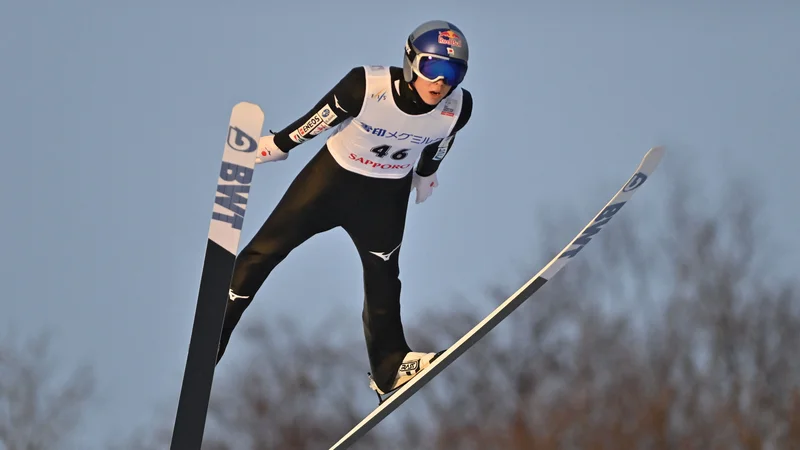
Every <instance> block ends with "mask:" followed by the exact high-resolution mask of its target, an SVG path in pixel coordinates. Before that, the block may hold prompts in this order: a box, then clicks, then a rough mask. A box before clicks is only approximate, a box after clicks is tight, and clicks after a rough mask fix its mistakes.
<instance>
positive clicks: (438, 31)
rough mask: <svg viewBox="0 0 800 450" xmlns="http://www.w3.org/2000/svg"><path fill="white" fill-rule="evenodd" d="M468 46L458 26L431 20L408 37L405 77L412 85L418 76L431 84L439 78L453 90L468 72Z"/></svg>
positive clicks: (404, 63) (404, 65)
mask: <svg viewBox="0 0 800 450" xmlns="http://www.w3.org/2000/svg"><path fill="white" fill-rule="evenodd" d="M468 59H469V46H468V45H467V39H466V38H465V37H464V33H462V32H461V30H459V29H458V27H457V26H455V25H454V24H452V23H450V22H446V21H443V20H431V21H428V22H425V23H423V24H422V25H420V26H418V27H417V28H416V29H415V30H414V31H412V32H411V34H410V35H409V36H408V40H407V41H406V52H405V58H404V59H403V77H404V78H405V80H406V82H408V83H411V82H412V81H413V80H414V78H415V77H417V76H418V77H421V78H422V79H425V80H428V81H436V80H438V79H440V78H443V79H444V82H445V83H447V84H448V85H450V86H452V87H456V86H457V85H459V84H460V83H461V82H462V81H463V80H464V75H466V73H467V60H468Z"/></svg>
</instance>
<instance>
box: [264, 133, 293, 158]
mask: <svg viewBox="0 0 800 450" xmlns="http://www.w3.org/2000/svg"><path fill="white" fill-rule="evenodd" d="M288 157H289V154H288V153H286V152H284V151H283V150H281V149H279V148H278V146H277V145H275V135H274V134H269V135H267V136H261V139H259V140H258V154H257V155H256V164H261V163H265V162H270V161H281V160H284V159H286V158H288Z"/></svg>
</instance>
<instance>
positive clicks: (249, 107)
mask: <svg viewBox="0 0 800 450" xmlns="http://www.w3.org/2000/svg"><path fill="white" fill-rule="evenodd" d="M233 111H240V112H243V113H251V114H256V115H258V116H263V115H264V112H263V111H262V110H261V107H260V106H258V105H257V104H255V103H251V102H239V103H237V104H235V105H233Z"/></svg>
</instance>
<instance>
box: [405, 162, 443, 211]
mask: <svg viewBox="0 0 800 450" xmlns="http://www.w3.org/2000/svg"><path fill="white" fill-rule="evenodd" d="M437 186H439V180H437V179H436V172H434V173H432V174H431V175H428V176H427V177H422V176H419V175H417V171H416V170H415V171H414V176H413V178H412V180H411V190H412V191H413V190H414V189H416V190H417V200H416V203H417V204H419V203H422V202H424V201H425V200H427V198H428V197H430V196H431V194H432V193H433V188H435V187H437Z"/></svg>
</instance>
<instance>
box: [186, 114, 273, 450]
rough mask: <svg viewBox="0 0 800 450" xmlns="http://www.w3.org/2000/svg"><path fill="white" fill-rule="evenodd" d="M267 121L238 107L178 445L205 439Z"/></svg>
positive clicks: (190, 447)
mask: <svg viewBox="0 0 800 450" xmlns="http://www.w3.org/2000/svg"><path fill="white" fill-rule="evenodd" d="M263 123H264V113H263V112H262V111H261V108H259V107H258V106H257V105H254V104H252V103H247V102H242V103H238V104H236V105H235V106H234V107H233V111H232V112H231V117H230V122H229V124H228V136H227V139H226V141H225V147H224V150H223V153H222V164H221V165H220V170H219V177H218V180H217V190H216V196H215V198H214V207H213V210H212V214H211V226H210V227H209V230H208V241H207V243H206V253H205V259H204V261H203V271H202V275H201V277H200V290H199V293H198V297H197V307H196V310H195V316H194V324H193V326H192V335H191V340H190V342H189V351H188V355H187V358H186V368H185V370H184V374H183V384H182V386H181V393H180V398H179V400H178V412H177V414H176V416H175V426H174V429H173V432H172V443H171V446H170V449H172V450H200V446H201V443H202V441H203V433H204V428H205V423H206V415H207V413H208V404H209V398H210V395H211V385H212V382H213V379H214V368H215V365H216V360H217V348H218V345H219V338H220V335H221V333H222V323H223V320H224V318H225V302H226V299H227V296H228V289H229V287H230V282H231V275H232V274H233V267H234V263H235V262H236V253H237V251H238V247H239V240H240V238H241V233H242V225H243V223H244V214H245V209H246V207H247V199H248V196H249V192H250V185H251V181H252V178H253V171H254V169H255V164H256V149H257V148H258V140H259V138H260V136H261V128H262V126H263Z"/></svg>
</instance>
